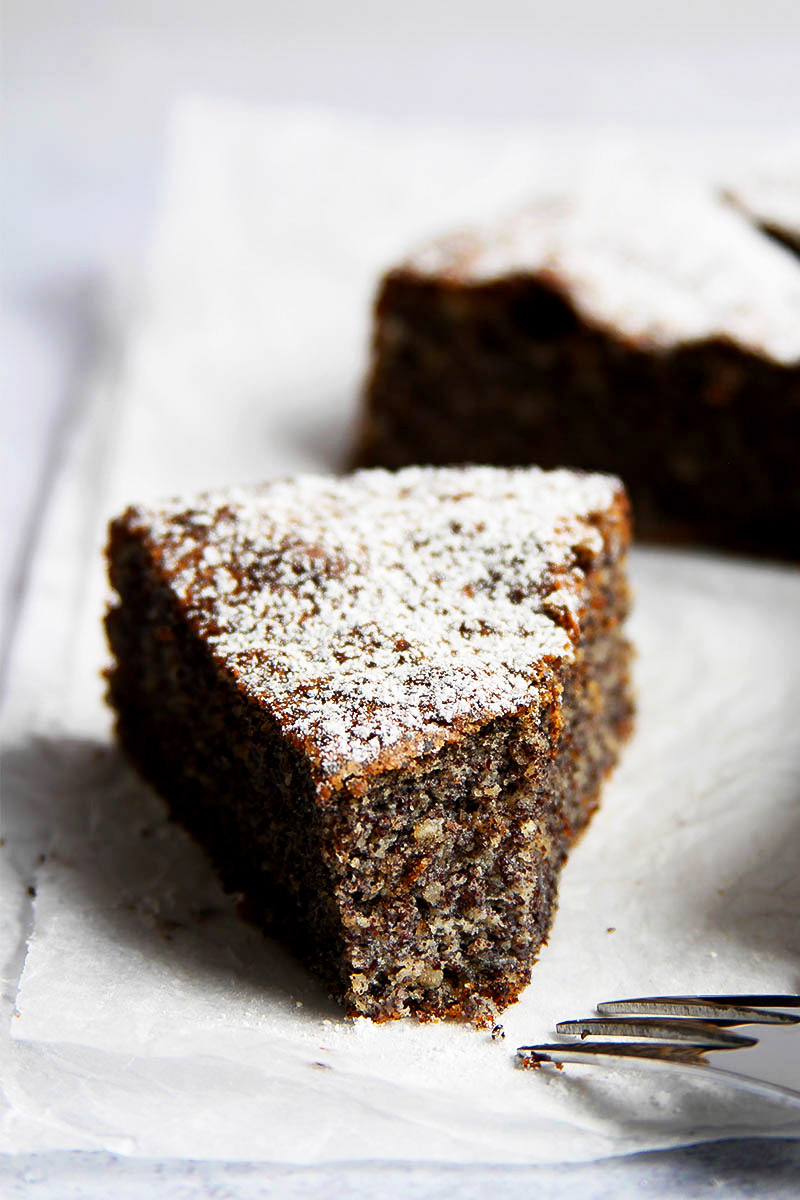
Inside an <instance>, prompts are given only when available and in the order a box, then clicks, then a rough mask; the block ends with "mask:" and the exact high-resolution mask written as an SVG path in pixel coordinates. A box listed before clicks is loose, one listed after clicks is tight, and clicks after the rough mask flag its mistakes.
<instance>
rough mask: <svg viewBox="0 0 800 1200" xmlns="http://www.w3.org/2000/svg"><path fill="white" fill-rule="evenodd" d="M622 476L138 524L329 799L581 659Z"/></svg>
mask: <svg viewBox="0 0 800 1200" xmlns="http://www.w3.org/2000/svg"><path fill="white" fill-rule="evenodd" d="M622 495H623V493H622V487H621V484H620V483H619V481H618V480H617V479H615V478H613V477H611V476H604V475H582V474H579V473H575V472H570V471H564V470H561V471H549V472H545V471H541V470H539V469H537V468H526V469H512V470H503V469H496V468H491V467H464V468H432V467H428V468H423V467H411V468H407V469H405V470H403V471H399V472H397V473H394V474H393V473H390V472H387V471H382V470H373V471H361V472H358V473H357V474H355V475H352V476H349V477H344V478H338V479H336V478H331V477H326V476H310V475H309V476H300V477H298V478H295V479H291V480H278V481H276V482H273V483H269V484H265V485H262V486H260V487H257V488H253V489H232V490H229V491H225V492H220V493H216V494H206V495H204V496H201V497H197V498H195V499H194V500H191V501H187V500H175V501H171V502H169V503H166V504H163V505H160V506H158V507H145V506H142V507H138V508H133V509H129V510H128V512H127V513H126V514H125V517H124V518H123V520H124V521H125V522H126V524H127V526H128V527H129V528H130V529H131V530H132V531H133V532H136V533H140V534H142V535H143V536H144V537H145V539H146V541H147V543H148V545H149V548H150V553H151V554H152V555H153V558H154V560H155V562H156V563H157V564H158V566H159V568H160V570H161V571H162V572H163V573H164V575H165V577H166V579H167V580H168V583H169V586H170V588H171V589H172V590H173V592H174V593H175V594H176V596H177V597H178V599H179V601H180V604H181V606H182V608H183V611H184V612H185V613H186V615H187V616H188V618H189V620H190V621H191V622H192V624H193V627H194V628H195V629H196V630H197V631H198V632H199V633H200V635H201V636H202V637H203V638H204V639H205V640H206V641H207V643H208V644H209V645H210V646H211V648H212V649H213V652H214V653H215V655H216V656H217V659H218V661H220V662H222V664H223V665H224V667H225V668H226V669H227V670H228V671H230V672H231V673H232V674H233V675H234V676H235V677H236V679H237V680H238V683H239V686H240V687H242V688H243V689H244V690H245V691H246V692H247V693H248V694H250V695H251V696H252V697H255V698H257V700H258V701H259V702H260V703H262V704H263V705H265V706H266V707H267V708H268V709H269V711H270V712H271V713H272V714H273V715H274V716H275V717H276V719H277V720H278V721H279V723H280V725H281V727H282V729H283V730H284V732H285V733H286V734H287V735H288V736H289V737H290V738H291V740H293V741H294V743H295V744H296V745H298V746H299V747H301V748H302V749H303V751H304V752H305V753H306V754H307V755H308V757H309V760H310V762H311V764H312V770H313V772H314V774H315V778H316V780H317V784H318V786H320V787H321V790H322V792H324V791H325V790H327V791H331V790H332V789H333V788H335V787H336V786H338V785H339V784H341V783H342V781H344V780H346V779H348V778H351V777H356V776H359V775H364V774H366V773H367V772H368V771H369V770H373V769H376V768H377V767H380V766H381V765H382V766H384V767H386V766H392V765H400V762H401V761H402V760H404V758H406V757H408V756H409V755H413V754H414V753H419V752H425V751H428V750H433V749H435V748H438V746H440V745H442V744H444V742H446V741H448V740H450V739H451V738H452V737H453V736H457V733H458V730H459V729H463V728H465V727H466V726H469V725H470V724H480V723H483V722H484V721H486V720H488V719H491V718H492V717H495V716H501V715H504V714H507V713H511V712H514V711H517V710H519V709H520V708H522V707H524V706H527V705H529V704H530V703H531V702H532V696H533V693H534V688H535V684H534V683H533V682H532V679H533V677H535V676H536V674H537V671H539V672H541V671H542V670H546V668H547V664H548V662H552V660H554V659H555V660H564V659H567V660H569V659H570V658H571V657H572V655H573V654H574V647H573V641H574V639H575V638H576V636H577V622H578V620H579V619H580V610H581V604H582V593H583V588H582V585H583V581H584V578H585V577H584V572H583V570H582V568H581V566H580V565H579V562H580V563H583V564H584V565H586V562H587V559H588V561H591V558H592V556H594V555H596V554H598V553H599V552H600V551H601V550H602V549H603V538H602V536H601V534H600V532H599V530H598V528H597V519H598V516H599V515H602V514H607V513H608V511H609V509H610V508H612V506H614V505H615V504H618V503H619V501H620V498H621V497H622Z"/></svg>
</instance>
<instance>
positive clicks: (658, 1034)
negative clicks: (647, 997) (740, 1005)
mask: <svg viewBox="0 0 800 1200" xmlns="http://www.w3.org/2000/svg"><path fill="white" fill-rule="evenodd" d="M556 1033H560V1034H572V1035H576V1034H577V1035H578V1036H580V1037H581V1038H585V1037H587V1036H589V1035H590V1034H594V1035H596V1036H601V1037H640V1038H662V1039H664V1040H667V1041H673V1042H676V1041H678V1042H691V1043H692V1044H693V1045H696V1046H708V1047H714V1048H715V1049H720V1050H724V1049H730V1050H737V1049H741V1048H742V1047H743V1046H755V1045H756V1042H757V1040H758V1039H757V1038H754V1037H747V1036H746V1035H745V1034H741V1033H732V1032H731V1031H730V1030H727V1029H721V1028H720V1027H719V1026H718V1025H714V1024H713V1023H712V1022H710V1021H684V1020H681V1019H680V1018H679V1017H662V1018H654V1019H653V1020H647V1019H646V1018H643V1017H616V1018H613V1019H607V1018H606V1019H603V1018H600V1019H598V1018H596V1017H591V1018H589V1019H588V1020H584V1021H559V1022H558V1024H557V1025H556Z"/></svg>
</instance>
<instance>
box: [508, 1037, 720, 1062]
mask: <svg viewBox="0 0 800 1200" xmlns="http://www.w3.org/2000/svg"><path fill="white" fill-rule="evenodd" d="M713 1049H714V1047H713V1046H693V1045H683V1046H676V1045H675V1044H674V1043H669V1044H667V1045H665V1044H664V1043H663V1042H651V1043H646V1042H560V1043H559V1042H551V1043H544V1044H542V1045H540V1046H518V1047H517V1058H518V1059H519V1060H520V1061H521V1063H522V1065H523V1066H526V1065H530V1066H538V1065H539V1064H540V1063H543V1062H552V1063H559V1062H588V1063H591V1062H593V1061H595V1060H596V1059H598V1058H601V1059H602V1058H633V1059H651V1060H653V1061H655V1062H674V1063H691V1064H693V1065H694V1064H697V1063H706V1062H707V1059H706V1057H705V1056H706V1054H707V1053H708V1052H709V1051H710V1050H713Z"/></svg>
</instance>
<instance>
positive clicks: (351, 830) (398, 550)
mask: <svg viewBox="0 0 800 1200" xmlns="http://www.w3.org/2000/svg"><path fill="white" fill-rule="evenodd" d="M629 539H630V523H629V511H628V502H627V497H626V494H625V492H624V489H623V487H622V485H621V484H620V483H619V481H618V480H616V479H614V478H612V477H608V476H602V475H584V474H580V473H575V472H570V471H552V472H543V471H540V470H538V469H535V468H531V469H527V470H504V469H495V468H491V467H479V468H451V469H435V468H409V469H406V470H403V471H399V472H397V473H390V472H386V471H381V470H375V471H363V472H359V473H357V474H355V475H353V476H350V477H343V478H328V477H321V476H304V477H299V478H297V479H293V480H283V481H277V482H273V483H270V484H266V485H264V486H262V487H258V488H254V489H251V490H231V491H227V492H224V493H219V494H207V495H202V496H199V497H196V498H195V499H192V500H176V501H171V502H169V503H166V504H163V505H159V506H154V507H136V508H130V509H128V511H127V512H126V513H125V514H124V515H123V516H122V517H120V518H119V519H118V520H116V521H115V522H114V523H113V524H112V527H111V533H110V544H109V562H110V577H111V581H112V584H113V587H114V588H115V589H116V593H117V601H116V604H115V606H114V607H113V608H112V609H111V610H110V612H109V614H108V617H107V630H108V636H109V641H110V644H111V647H112V650H113V653H114V656H115V663H114V666H113V668H112V669H111V670H110V672H109V696H110V701H111V703H112V705H113V706H114V708H115V709H116V713H117V727H118V732H119V737H120V738H121V741H122V744H123V746H124V748H125V749H126V751H127V753H128V755H129V756H130V758H131V759H132V761H133V763H134V764H135V765H136V766H137V767H138V769H139V770H140V772H141V774H142V775H143V776H144V777H145V778H146V779H147V780H149V781H150V782H151V783H152V784H153V785H154V786H155V788H156V789H157V790H158V791H159V792H160V793H161V794H162V795H163V796H164V798H165V799H166V800H167V802H168V804H169V806H170V808H171V810H172V813H173V814H174V816H175V817H177V818H178V819H179V820H180V821H182V822H183V823H184V824H185V825H186V826H187V828H188V829H189V830H190V831H191V832H192V833H193V834H194V835H195V836H196V837H197V838H198V839H199V840H200V842H202V843H203V845H204V846H206V847H207V849H208V851H209V853H210V854H211V856H212V857H213V859H214V861H215V863H216V865H217V867H218V869H219V871H220V873H221V875H222V877H223V880H224V882H225V883H226V884H227V886H229V887H230V888H231V889H234V890H237V891H240V892H242V893H243V894H244V896H245V897H246V900H247V907H248V910H249V912H250V913H251V914H252V915H253V916H254V917H255V919H256V920H257V921H259V922H260V923H262V924H263V925H265V926H267V927H269V928H271V929H274V930H276V931H277V932H278V933H279V935H280V936H281V937H282V938H284V939H285V940H286V941H287V942H288V943H289V944H290V945H291V946H292V947H293V948H294V949H295V951H296V952H297V953H298V954H299V955H300V956H302V958H303V959H304V960H305V961H306V962H307V963H308V964H310V966H311V967H312V968H313V969H314V970H315V971H316V972H318V974H319V975H320V976H321V977H322V979H323V980H324V981H325V983H326V985H327V986H328V988H329V989H330V991H331V992H332V993H333V994H334V995H336V996H337V997H338V998H340V999H341V1001H342V1002H343V1004H344V1006H345V1008H346V1010H347V1012H348V1013H349V1014H351V1015H359V1014H361V1015H366V1016H369V1017H372V1018H374V1019H376V1020H384V1019H387V1018H394V1017H403V1016H409V1015H413V1016H417V1017H420V1018H432V1017H456V1018H461V1019H466V1020H470V1021H474V1022H478V1023H480V1022H483V1021H485V1020H488V1019H491V1017H492V1016H493V1015H494V1013H495V1012H497V1011H498V1010H500V1009H502V1008H503V1007H504V1006H506V1005H508V1004H509V1003H510V1002H511V1001H513V1000H514V999H515V998H516V997H517V995H518V994H519V992H520V990H521V989H522V988H523V987H524V986H525V985H526V984H527V982H528V980H529V977H530V970H531V965H532V963H533V960H534V958H535V956H536V954H537V951H538V950H539V947H540V946H541V944H542V942H543V940H544V938H545V937H546V935H547V932H548V929H549V926H550V922H551V920H552V916H553V909H554V902H555V891H556V881H557V876H558V871H559V867H560V866H561V863H562V861H563V859H564V857H565V855H566V852H567V850H568V848H569V845H570V843H571V841H572V839H573V838H574V836H575V835H576V833H577V832H578V831H579V830H580V829H581V828H582V827H583V826H584V825H585V824H586V822H587V820H588V819H589V816H590V815H591V813H592V811H593V809H594V808H595V806H596V804H597V801H598V793H599V789H600V786H601V783H602V780H603V777H604V776H605V774H606V773H607V772H608V771H609V769H610V768H611V767H612V765H613V764H614V762H615V761H616V758H617V754H618V750H619V746H620V742H621V740H622V739H623V738H624V737H625V736H626V734H627V732H628V730H629V727H630V722H631V711H632V709H631V696H630V689H629V676H628V667H629V646H628V643H627V641H626V640H625V637H624V634H623V631H622V622H623V619H624V617H625V615H626V613H627V609H628V586H627V582H626V575H625V556H626V550H627V547H628V543H629Z"/></svg>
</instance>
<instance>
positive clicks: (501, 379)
mask: <svg viewBox="0 0 800 1200" xmlns="http://www.w3.org/2000/svg"><path fill="white" fill-rule="evenodd" d="M738 205H739V206H738V207H737V206H735V205H734V204H733V203H732V202H729V201H726V199H725V198H724V197H723V196H722V194H721V192H715V191H713V190H711V189H710V188H708V189H706V188H702V187H700V186H699V185H698V186H696V187H695V186H694V185H691V184H688V183H687V184H685V185H681V184H679V183H677V182H676V181H675V180H673V179H671V178H669V177H665V178H658V179H657V178H654V177H651V176H650V175H648V176H647V177H644V176H642V177H641V178H640V177H638V176H634V177H632V178H623V179H620V180H616V179H615V180H614V181H613V182H612V183H609V182H606V183H605V185H603V184H602V181H600V182H598V183H597V184H596V186H593V187H591V188H586V189H585V190H583V191H580V192H576V193H575V194H573V195H571V196H563V195H562V196H559V197H554V198H552V199H550V200H541V201H540V202H538V203H536V204H533V205H531V206H530V207H529V208H527V209H526V210H525V211H523V212H521V213H519V214H518V215H517V216H516V217H514V218H512V219H511V220H509V221H508V222H506V223H505V224H503V225H501V226H498V227H497V228H494V229H489V230H486V231H484V232H478V233H475V234H466V235H459V236H454V237H450V238H446V239H444V240H442V241H438V242H435V243H433V244H431V245H430V246H428V247H426V248H423V249H422V250H420V251H419V252H418V253H417V254H415V255H414V256H413V257H411V258H410V259H409V260H408V261H406V262H405V263H403V264H401V265H399V266H398V267H396V268H395V269H393V270H391V271H390V272H389V273H388V274H387V275H386V276H385V278H384V280H383V282H382V285H381V287H380V290H379V294H378V298H377V303H376V310H375V325H374V342H373V361H372V367H371V372H370V375H369V379H368V384H367V395H366V407H365V413H364V418H363V426H362V431H361V437H360V444H359V447H358V451H357V461H358V463H359V464H360V465H382V466H387V467H398V466H402V465H404V464H407V463H411V462H427V463H455V462H483V463H496V464H521V463H528V462H536V463H539V464H540V465H543V466H545V467H549V466H556V465H558V464H564V463H567V464H570V465H573V466H575V467H581V468H586V469H589V470H604V471H605V470H607V471H613V472H615V473H617V474H619V475H620V476H621V477H622V478H623V479H624V480H625V484H626V487H627V488H628V490H629V492H630V494H631V500H632V503H633V508H634V512H635V513H636V527H637V533H638V534H641V535H642V536H643V537H646V538H658V539H662V540H663V539H666V540H696V541H701V542H705V543H708V544H716V545H721V546H725V547H730V548H735V549H740V550H755V551H758V552H766V553H776V554H779V555H788V556H790V557H796V556H797V555H798V554H800V471H798V458H799V457H800V260H798V258H797V256H796V255H794V254H792V253H791V252H790V250H789V249H787V247H786V246H785V245H781V244H778V242H777V241H776V240H775V238H774V237H773V236H769V235H768V233H766V232H765V231H764V228H762V226H765V227H766V226H767V225H768V226H769V228H770V229H771V231H772V232H774V230H775V229H776V228H777V225H778V223H779V220H778V217H777V216H773V218H772V220H771V222H770V221H769V219H768V218H769V212H773V211H774V210H773V209H772V208H770V209H769V212H767V211H766V209H765V207H764V202H762V205H761V208H760V209H758V212H757V211H756V208H757V206H756V205H755V203H752V204H751V205H750V209H749V212H750V214H751V215H750V216H748V215H747V214H746V213H745V212H744V208H745V206H746V201H745V198H744V195H743V193H740V195H739V200H738ZM767 207H768V208H769V206H767ZM780 224H781V228H782V230H783V240H784V241H787V242H788V241H789V240H790V238H789V233H788V232H787V230H788V226H787V222H786V218H785V209H784V215H783V216H782V217H781V218H780Z"/></svg>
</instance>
